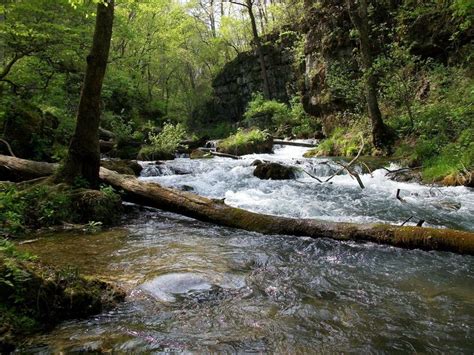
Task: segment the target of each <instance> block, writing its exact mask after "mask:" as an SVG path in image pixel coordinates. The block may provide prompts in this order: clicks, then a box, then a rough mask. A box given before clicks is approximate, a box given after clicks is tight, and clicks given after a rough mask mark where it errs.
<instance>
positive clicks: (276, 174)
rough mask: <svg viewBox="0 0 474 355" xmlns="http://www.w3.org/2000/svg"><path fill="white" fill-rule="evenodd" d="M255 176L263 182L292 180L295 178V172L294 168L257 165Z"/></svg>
mask: <svg viewBox="0 0 474 355" xmlns="http://www.w3.org/2000/svg"><path fill="white" fill-rule="evenodd" d="M252 165H253V164H252ZM253 175H254V176H256V177H258V178H259V179H262V180H270V179H271V180H290V179H294V178H295V172H294V169H293V168H292V167H290V166H285V165H282V164H278V163H267V162H265V163H263V162H260V164H257V167H256V168H255V170H254V171H253Z"/></svg>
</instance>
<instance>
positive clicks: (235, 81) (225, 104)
mask: <svg viewBox="0 0 474 355" xmlns="http://www.w3.org/2000/svg"><path fill="white" fill-rule="evenodd" d="M297 39H298V34H297V33H296V32H292V31H288V32H284V33H281V34H270V35H268V36H266V37H264V38H263V51H264V55H265V65H266V68H267V74H268V81H269V84H270V93H271V96H272V98H273V99H276V100H278V101H280V102H288V101H289V99H290V98H291V97H292V96H293V95H295V94H296V92H297V87H296V81H297V77H298V75H297V70H296V69H297V68H296V67H295V65H294V62H295V60H294V50H293V47H294V46H295V45H296V42H297ZM212 86H213V88H214V99H213V101H212V102H211V103H209V104H208V106H209V107H207V108H206V110H207V111H209V110H211V111H213V115H211V116H212V117H213V118H214V119H215V120H216V121H231V122H237V121H239V120H241V119H242V117H243V114H244V112H245V109H246V107H247V104H248V103H249V101H250V100H251V97H252V93H256V92H263V81H262V75H261V71H260V63H259V61H258V56H257V54H256V53H255V52H254V51H251V52H244V53H240V54H239V55H238V56H237V57H236V58H235V59H234V60H233V61H231V62H229V63H227V64H226V66H225V67H224V69H223V70H222V71H221V72H220V73H219V74H218V75H217V77H216V78H215V79H214V82H213V84H212Z"/></svg>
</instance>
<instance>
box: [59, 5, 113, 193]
mask: <svg viewBox="0 0 474 355" xmlns="http://www.w3.org/2000/svg"><path fill="white" fill-rule="evenodd" d="M113 19H114V0H105V1H104V3H99V4H98V5H97V18H96V24H95V31H94V38H93V43H92V49H91V52H90V54H89V55H88V56H87V69H86V76H85V79H84V84H83V87H82V92H81V99H80V102H79V109H78V113H77V123H76V129H75V132H74V135H73V137H72V139H71V143H70V146H69V151H68V156H67V158H66V161H65V163H64V167H63V168H62V169H61V171H60V173H59V175H58V179H59V180H63V181H66V182H69V183H72V182H74V180H75V179H76V178H78V177H79V178H83V179H85V180H86V181H87V182H88V183H89V185H90V187H91V188H97V187H98V186H99V167H100V151H99V149H100V147H99V133H98V132H99V123H100V94H101V90H102V83H103V80H104V75H105V70H106V68H107V59H108V57H109V49H110V42H111V38H112V26H113Z"/></svg>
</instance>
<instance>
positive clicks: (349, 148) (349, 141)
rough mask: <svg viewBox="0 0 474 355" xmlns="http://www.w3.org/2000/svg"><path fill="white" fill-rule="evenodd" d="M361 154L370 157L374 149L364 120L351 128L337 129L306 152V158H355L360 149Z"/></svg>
mask: <svg viewBox="0 0 474 355" xmlns="http://www.w3.org/2000/svg"><path fill="white" fill-rule="evenodd" d="M362 139H363V143H364V149H363V151H362V154H364V155H370V154H371V153H372V152H373V150H374V147H373V145H372V143H371V132H370V127H369V124H368V122H367V121H366V120H364V119H360V120H359V121H356V123H355V124H354V125H353V126H351V127H337V128H336V129H334V131H333V132H332V134H331V135H330V136H329V137H328V138H327V139H324V140H323V141H321V142H320V144H319V145H318V146H317V147H316V148H314V149H312V150H310V151H309V152H307V153H306V154H305V156H306V157H318V156H345V157H351V156H355V155H356V154H357V153H358V151H359V150H360V148H361V147H362Z"/></svg>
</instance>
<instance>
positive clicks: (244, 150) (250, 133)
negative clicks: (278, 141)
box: [219, 128, 272, 155]
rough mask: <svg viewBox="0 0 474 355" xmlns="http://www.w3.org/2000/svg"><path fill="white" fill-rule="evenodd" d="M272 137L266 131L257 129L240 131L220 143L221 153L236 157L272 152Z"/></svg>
mask: <svg viewBox="0 0 474 355" xmlns="http://www.w3.org/2000/svg"><path fill="white" fill-rule="evenodd" d="M270 139H271V135H270V134H269V133H268V132H267V131H264V130H260V129H257V128H254V129H250V130H246V131H245V130H242V129H238V130H237V132H236V133H235V134H233V135H231V136H229V137H227V138H226V139H224V140H222V141H220V142H219V151H223V152H226V153H230V154H235V155H244V154H251V153H264V152H267V151H268V150H270V151H271V146H272V143H271V141H270V144H269V145H270V147H269V149H268V147H267V146H268V142H269V140H270Z"/></svg>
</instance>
